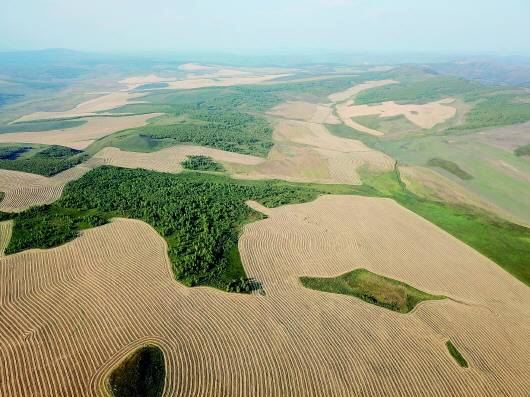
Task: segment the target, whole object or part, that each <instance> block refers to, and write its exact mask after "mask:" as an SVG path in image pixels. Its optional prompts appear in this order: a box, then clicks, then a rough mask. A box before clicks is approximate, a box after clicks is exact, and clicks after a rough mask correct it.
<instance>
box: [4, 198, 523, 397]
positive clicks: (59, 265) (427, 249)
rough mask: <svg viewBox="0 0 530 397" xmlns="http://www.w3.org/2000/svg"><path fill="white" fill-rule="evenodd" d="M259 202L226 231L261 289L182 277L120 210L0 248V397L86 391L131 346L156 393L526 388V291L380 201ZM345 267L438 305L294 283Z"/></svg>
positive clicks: (508, 391)
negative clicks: (50, 237)
mask: <svg viewBox="0 0 530 397" xmlns="http://www.w3.org/2000/svg"><path fill="white" fill-rule="evenodd" d="M267 213H268V214H269V218H268V219H266V220H263V221H259V222H256V223H253V224H251V225H248V226H246V227H245V229H244V233H243V235H242V237H241V239H240V242H239V248H240V251H241V256H242V259H243V263H244V265H245V268H246V270H247V272H248V274H249V275H250V276H252V277H255V278H256V279H257V280H259V281H260V282H262V283H263V286H264V289H265V291H266V295H264V296H262V295H249V296H245V295H238V294H227V293H223V292H220V291H216V290H213V289H210V288H194V289H189V288H185V287H183V286H182V285H180V284H178V283H177V282H176V281H175V280H174V279H173V276H172V274H171V271H170V265H169V262H168V258H167V255H166V249H167V246H166V244H165V242H164V240H163V239H162V238H161V237H160V236H159V235H157V234H156V233H155V231H154V230H153V229H152V228H151V227H149V226H148V225H146V224H145V223H143V222H140V221H134V220H124V219H119V220H115V221H114V222H113V223H112V224H109V225H105V226H103V227H100V228H97V229H92V230H89V231H87V232H85V233H83V235H82V236H81V237H80V238H78V239H77V240H75V241H73V242H71V243H68V244H66V245H63V246H61V247H58V248H55V249H52V250H31V251H27V252H23V253H20V254H16V255H12V256H8V257H6V258H2V259H0V284H1V288H0V308H1V313H2V317H1V320H0V340H1V344H0V365H1V366H2V369H1V371H2V374H3V375H4V376H3V377H2V379H1V381H0V395H6V396H39V395H59V394H60V395H68V396H90V395H94V396H95V395H98V393H99V392H100V391H101V390H102V383H103V381H104V376H105V374H106V373H107V372H108V370H109V368H111V367H112V366H113V365H114V364H115V363H117V362H118V361H119V360H120V359H122V358H123V357H124V356H125V355H126V354H127V353H128V352H129V351H131V350H132V349H134V348H135V347H137V346H138V345H140V344H141V343H145V342H147V341H149V342H155V343H158V344H159V345H160V346H161V348H162V349H163V350H164V352H165V358H166V366H167V375H168V376H167V383H166V390H165V395H167V396H174V395H193V396H195V395H196V396H206V395H208V396H210V395H229V396H281V395H292V396H296V395H300V396H302V395H303V396H351V395H365V396H387V395H388V391H389V390H392V392H393V394H395V395H402V396H408V395H410V396H412V395H436V396H461V395H466V396H498V395H510V396H525V395H527V391H528V388H529V387H530V379H529V378H528V376H527V375H528V372H529V371H530V363H529V362H528V360H527V357H528V356H529V355H530V335H529V333H528V327H529V320H528V319H529V318H530V316H529V315H530V310H529V308H530V291H529V290H528V288H527V287H526V286H524V285H523V284H521V283H520V282H518V281H517V280H516V279H514V278H513V277H511V276H510V275H508V274H507V273H505V272H504V271H503V270H501V269H500V268H499V267H498V266H496V265H495V264H493V263H492V262H490V261H489V260H487V259H486V258H484V257H482V256H481V255H479V254H477V253H476V252H475V251H473V250H472V249H470V248H469V247H467V246H465V245H463V244H462V243H460V242H459V241H457V240H455V239H454V238H452V237H451V236H449V235H447V234H446V233H444V232H443V231H441V230H439V229H437V228H436V227H434V226H433V225H431V224H430V223H428V222H426V221H425V220H423V219H421V218H419V217H418V216H416V215H414V214H412V213H411V212H409V211H407V210H405V209H403V208H401V207H399V206H398V205H397V204H395V203H394V202H392V201H390V200H387V199H373V198H362V197H337V196H335V197H333V196H331V197H321V198H319V199H318V200H317V201H316V202H313V203H310V204H305V205H294V206H286V207H283V208H279V209H275V210H267ZM447 252H451V253H452V254H451V255H447ZM358 267H364V268H366V269H368V270H370V271H372V272H376V273H379V274H383V275H387V276H389V277H393V278H396V279H399V280H402V281H404V282H407V283H409V284H411V285H412V286H415V287H418V288H421V289H423V290H425V291H428V292H431V293H436V294H444V295H447V296H450V297H451V298H452V299H453V300H446V301H438V302H426V303H423V304H420V305H419V306H418V307H417V308H416V310H414V311H413V312H412V313H410V314H407V315H402V314H399V313H395V312H392V311H389V310H385V309H382V308H379V307H376V306H373V305H370V304H367V303H364V302H362V301H361V300H358V299H355V298H352V297H347V296H342V295H334V294H326V293H321V292H318V291H314V290H308V289H304V288H303V287H302V286H301V285H300V284H299V282H298V277H299V276H301V275H313V276H335V275H338V274H340V273H343V272H345V271H349V270H352V269H354V268H358ZM447 339H450V340H451V341H452V342H453V343H454V344H455V345H456V346H457V348H458V349H459V350H460V352H461V353H462V354H463V355H464V356H465V357H466V359H467V360H468V362H469V364H470V368H468V369H462V368H461V367H459V366H458V365H457V364H456V362H455V361H454V360H453V359H452V358H451V356H450V355H449V354H448V352H447V350H446V348H445V345H444V343H445V341H446V340H447Z"/></svg>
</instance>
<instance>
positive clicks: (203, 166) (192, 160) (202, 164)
mask: <svg viewBox="0 0 530 397" xmlns="http://www.w3.org/2000/svg"><path fill="white" fill-rule="evenodd" d="M180 164H181V165H182V166H183V167H184V168H186V169H188V170H194V171H215V172H221V171H224V167H223V166H222V165H221V164H219V163H217V162H215V161H214V159H212V158H211V157H208V156H188V158H187V159H186V160H184V161H183V162H182V163H180Z"/></svg>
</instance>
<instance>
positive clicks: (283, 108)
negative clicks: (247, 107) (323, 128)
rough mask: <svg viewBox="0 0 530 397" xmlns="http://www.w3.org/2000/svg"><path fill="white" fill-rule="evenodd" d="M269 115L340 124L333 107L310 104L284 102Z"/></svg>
mask: <svg viewBox="0 0 530 397" xmlns="http://www.w3.org/2000/svg"><path fill="white" fill-rule="evenodd" d="M268 114H269V115H271V116H277V117H283V118H286V119H292V120H301V121H308V122H311V123H322V124H323V123H326V124H340V120H339V119H338V118H337V117H336V116H335V115H333V109H332V108H331V107H329V106H326V105H319V104H315V103H310V102H301V101H293V102H284V103H282V104H280V105H278V106H276V107H274V108H273V109H271V110H270V111H269V112H268Z"/></svg>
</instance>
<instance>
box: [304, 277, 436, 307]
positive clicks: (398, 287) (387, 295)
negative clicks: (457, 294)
mask: <svg viewBox="0 0 530 397" xmlns="http://www.w3.org/2000/svg"><path fill="white" fill-rule="evenodd" d="M300 282H301V283H302V285H303V286H304V287H306V288H311V289H314V290H317V291H323V292H332V293H335V294H343V295H351V296H355V297H356V298H359V299H361V300H363V301H365V302H368V303H371V304H373V305H376V306H381V307H384V308H385V309H389V310H393V311H395V312H398V313H408V312H410V311H411V310H412V309H414V307H416V305H417V304H418V303H420V302H422V301H426V300H438V299H444V298H445V296H441V295H431V294H428V293H426V292H423V291H420V290H418V289H416V288H413V287H411V286H410V285H408V284H405V283H403V282H401V281H397V280H393V279H391V278H388V277H383V276H379V275H378V274H375V273H371V272H369V271H368V270H366V269H356V270H354V271H351V272H349V273H345V274H342V275H340V276H338V277H330V278H325V277H300Z"/></svg>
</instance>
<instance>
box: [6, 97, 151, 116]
mask: <svg viewBox="0 0 530 397" xmlns="http://www.w3.org/2000/svg"><path fill="white" fill-rule="evenodd" d="M144 95H146V94H145V93H142V92H127V91H117V92H111V93H109V94H105V95H102V96H99V97H97V98H94V99H90V100H88V101H85V102H83V103H80V104H79V105H77V106H76V107H74V108H73V109H70V110H67V111H64V112H36V113H31V114H28V115H25V116H22V117H21V118H19V119H18V120H16V121H15V122H20V121H34V120H51V119H65V118H75V117H86V116H95V115H98V114H97V113H96V112H102V111H105V110H111V109H116V108H119V107H122V106H124V105H127V104H131V103H142V102H141V101H140V102H139V101H131V99H136V98H140V97H142V96H144Z"/></svg>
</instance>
